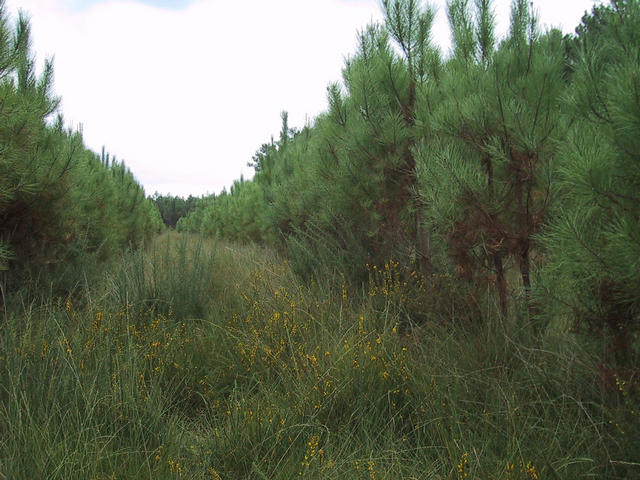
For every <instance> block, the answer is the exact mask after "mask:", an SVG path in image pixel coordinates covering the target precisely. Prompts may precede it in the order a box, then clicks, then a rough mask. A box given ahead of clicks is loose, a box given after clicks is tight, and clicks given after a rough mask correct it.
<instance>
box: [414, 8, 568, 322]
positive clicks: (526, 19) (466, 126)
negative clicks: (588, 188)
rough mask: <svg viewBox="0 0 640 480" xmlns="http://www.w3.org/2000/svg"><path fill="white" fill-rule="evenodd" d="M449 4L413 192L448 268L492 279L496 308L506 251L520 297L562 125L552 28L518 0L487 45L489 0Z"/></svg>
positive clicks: (503, 303) (502, 296)
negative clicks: (447, 46) (545, 29)
mask: <svg viewBox="0 0 640 480" xmlns="http://www.w3.org/2000/svg"><path fill="white" fill-rule="evenodd" d="M449 12H450V15H449V18H450V21H451V22H452V31H453V33H454V35H453V38H454V56H453V57H452V59H451V60H450V61H449V62H448V64H447V69H446V75H445V76H443V79H442V82H441V83H440V88H439V92H440V99H439V101H438V104H439V106H438V108H437V110H436V113H435V115H434V117H433V118H430V112H429V111H427V112H426V113H425V114H424V118H425V119H424V120H423V123H424V124H428V123H430V122H431V128H432V130H431V135H432V138H431V139H429V140H427V141H425V142H423V145H422V146H421V148H420V149H419V152H418V155H419V159H420V163H421V169H422V175H421V179H422V192H423V197H424V199H425V204H426V206H427V211H428V215H429V217H430V220H431V222H432V223H433V225H434V228H435V229H436V230H437V231H438V232H439V235H440V238H442V240H443V243H446V244H447V245H448V251H449V254H450V255H451V257H452V259H453V261H454V263H455V269H456V271H457V272H458V274H459V275H461V276H462V277H463V278H466V279H467V280H468V281H472V280H473V281H476V282H477V281H486V280H489V281H492V282H493V283H495V285H496V290H497V292H498V298H499V304H500V310H501V312H502V316H503V318H506V316H507V313H508V309H509V306H508V297H509V294H508V289H509V286H508V284H507V269H508V265H510V264H511V262H510V260H511V259H513V260H515V263H516V265H517V266H518V269H519V272H520V277H521V281H522V285H523V287H524V291H525V295H526V296H527V297H528V295H529V290H530V288H531V252H532V248H533V243H534V238H535V235H536V233H538V232H539V230H540V228H541V226H542V224H543V222H544V220H545V219H546V217H547V214H548V210H549V206H550V202H551V199H552V185H551V178H552V172H553V168H554V155H555V143H554V142H555V139H556V138H561V135H562V132H563V129H564V127H563V120H562V118H563V117H562V115H559V114H558V113H559V108H558V107H559V104H560V98H561V95H562V93H563V90H564V86H563V82H562V68H563V56H562V54H563V51H562V43H561V36H560V34H559V32H555V31H552V32H549V33H547V34H545V35H543V36H542V37H539V36H538V33H537V30H536V29H535V22H534V19H533V18H532V17H531V16H530V14H529V12H528V9H527V3H526V2H523V1H518V2H514V5H513V8H512V21H511V34H510V36H509V37H508V38H507V39H506V40H505V41H504V42H503V43H502V44H501V45H500V48H499V49H498V50H497V51H495V52H491V50H490V49H491V48H492V45H493V40H492V39H493V33H492V32H493V26H492V24H491V23H492V20H491V18H492V14H491V5H490V3H489V2H484V1H478V2H476V16H475V18H476V20H475V21H474V20H473V15H472V12H471V9H470V6H469V5H468V2H466V1H463V0H454V1H452V2H450V3H449ZM482 272H488V273H489V275H486V276H484V277H483V275H482Z"/></svg>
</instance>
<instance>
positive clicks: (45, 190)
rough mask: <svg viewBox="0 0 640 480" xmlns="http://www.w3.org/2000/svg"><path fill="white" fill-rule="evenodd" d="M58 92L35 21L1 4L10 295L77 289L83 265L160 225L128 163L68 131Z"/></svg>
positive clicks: (4, 261) (4, 251)
mask: <svg viewBox="0 0 640 480" xmlns="http://www.w3.org/2000/svg"><path fill="white" fill-rule="evenodd" d="M52 85H53V65H52V63H51V61H47V62H46V63H45V65H44V67H43V68H42V73H41V74H40V75H39V76H38V75H37V74H36V65H35V64H34V60H33V56H32V53H31V50H30V27H29V22H28V20H27V19H26V18H25V17H24V16H20V18H19V19H18V20H17V23H16V25H15V26H12V25H10V23H9V20H8V17H7V14H6V11H5V8H4V2H0V98H1V99H2V101H1V102H0V272H2V274H3V276H2V282H0V286H1V287H2V289H3V290H4V289H12V288H16V287H20V286H23V285H24V284H25V282H26V281H27V280H29V281H30V282H32V283H33V282H36V281H42V282H43V283H42V285H41V286H43V287H44V286H47V284H50V283H51V282H53V284H54V288H55V289H62V290H63V291H64V290H66V289H69V288H72V287H73V286H74V284H75V283H77V282H78V280H79V278H78V277H77V274H78V269H79V268H80V267H81V266H86V265H87V264H89V263H95V262H98V261H102V260H104V259H106V258H108V257H109V256H111V255H113V254H114V253H116V252H117V251H120V250H122V249H124V248H127V247H129V246H133V247H137V246H140V245H142V244H143V243H144V242H145V241H146V240H148V239H149V238H150V237H151V235H153V234H154V233H157V232H158V231H159V229H160V226H161V220H160V217H159V215H158V212H157V209H156V208H155V206H154V205H153V204H152V203H151V201H150V200H148V199H146V198H145V193H144V190H143V189H142V187H141V186H140V185H139V184H138V182H137V181H136V180H135V178H134V177H133V175H132V173H131V172H130V171H129V169H128V168H126V166H125V165H124V163H122V162H118V161H117V160H116V159H115V158H113V159H111V158H110V156H109V155H108V154H105V152H104V151H103V152H102V154H100V155H98V154H95V153H94V152H91V151H90V150H88V149H87V148H86V147H85V146H84V145H83V141H82V135H81V132H78V131H72V130H70V129H67V128H65V126H64V123H63V120H62V116H61V115H60V114H57V106H58V99H57V98H56V97H55V96H54V95H53V94H52V91H51V89H52ZM56 114H57V116H56ZM31 286H32V287H35V285H31ZM49 286H50V285H49Z"/></svg>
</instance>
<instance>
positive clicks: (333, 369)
mask: <svg viewBox="0 0 640 480" xmlns="http://www.w3.org/2000/svg"><path fill="white" fill-rule="evenodd" d="M369 268H370V279H369V282H368V283H367V284H366V285H364V286H362V287H361V288H360V287H358V288H354V287H352V286H350V285H348V284H347V283H346V282H345V281H344V280H343V278H342V277H341V276H339V275H337V276H336V277H335V278H329V277H327V278H325V279H324V281H322V279H318V280H315V281H314V282H310V283H306V282H303V281H301V280H300V279H299V277H298V276H296V275H295V274H294V273H293V272H292V270H291V268H290V266H289V264H288V263H287V262H286V261H283V260H281V259H279V258H278V257H277V255H275V254H273V253H272V252H270V251H268V250H264V249H260V248H257V247H253V246H238V245H232V244H227V243H224V242H218V243H215V242H210V243H206V242H202V241H201V240H200V239H198V238H197V237H190V236H178V235H171V236H165V237H161V238H160V239H158V241H157V242H156V244H155V246H154V247H153V248H151V249H150V250H148V251H147V252H138V253H132V254H130V255H128V256H126V257H123V258H122V261H121V262H120V263H119V264H116V265H114V267H113V268H112V269H110V271H109V272H108V273H107V275H106V277H105V280H104V282H102V283H96V285H94V286H93V287H94V288H93V289H91V290H88V291H87V292H86V293H85V295H84V296H85V299H84V301H82V302H76V301H68V302H63V301H60V302H55V301H50V302H42V303H37V304H36V303H31V304H24V305H22V306H20V307H18V306H17V305H16V303H15V302H8V303H7V305H10V306H11V308H10V310H9V311H8V314H7V315H6V318H4V319H3V320H2V323H0V379H2V381H1V382H0V479H22V478H24V479H32V478H51V479H56V478H60V479H74V478H78V479H110V478H119V479H125V478H126V479H129V478H134V479H135V478H141V479H142V478H154V479H157V478H167V479H187V478H189V479H191V478H193V479H196V478H197V479H203V478H209V479H265V478H269V479H271V478H282V479H290V478H309V479H325V478H327V479H345V478H348V479H351V478H355V479H369V480H371V479H398V478H407V479H418V478H420V479H429V478H431V479H452V480H453V479H456V480H462V479H465V478H469V479H471V478H483V479H485V478H486V479H491V478H494V479H521V480H525V479H528V480H531V479H547V478H561V479H564V478H634V476H637V475H638V474H640V453H639V452H640V439H639V436H638V434H637V432H638V431H640V417H639V414H638V412H637V404H638V391H637V389H635V387H634V385H633V382H632V381H630V379H626V380H625V377H624V374H623V372H617V373H614V375H618V377H617V378H616V377H614V381H613V383H611V382H609V383H607V382H606V378H603V376H602V371H601V369H600V367H599V366H598V360H597V358H596V357H594V356H593V355H592V354H590V353H589V352H588V350H587V349H585V348H583V346H582V342H581V341H580V339H579V338H577V337H575V336H573V335H571V334H568V333H566V332H563V331H554V332H552V331H551V330H550V331H549V332H548V333H547V334H545V335H541V334H538V333H535V332H534V331H533V330H532V329H531V328H530V327H529V326H526V325H523V326H520V327H518V326H515V327H513V328H511V329H510V330H509V336H506V335H505V333H504V329H502V328H501V325H500V323H499V322H498V316H488V318H489V320H487V321H485V322H481V323H480V322H475V323H474V322H470V321H469V319H468V316H467V315H466V314H465V312H464V311H461V310H460V308H459V307H458V306H456V302H457V300H456V297H455V292H453V291H451V288H453V287H451V286H450V285H449V282H448V281H447V279H446V278H440V279H427V280H425V279H416V281H415V282H411V281H408V282H404V281H400V280H399V279H400V278H401V277H400V276H398V275H396V273H395V272H394V268H396V266H395V265H394V264H393V263H392V262H389V263H388V264H387V265H381V266H376V267H375V268H374V267H373V266H370V267H369ZM421 296H422V298H421ZM438 305H440V307H439V308H440V310H438V311H439V314H438V315H432V314H429V312H426V313H424V312H423V313H424V314H423V315H417V316H416V312H419V311H420V310H425V309H428V310H429V311H432V310H434V309H437V308H436V307H438ZM487 308H489V307H487ZM456 311H458V312H460V315H461V316H460V317H456V316H454V315H455V313H454V312H456ZM447 316H448V317H447ZM416 319H418V320H419V323H416ZM492 319H494V320H492ZM515 323H517V322H515ZM625 382H626V383H625Z"/></svg>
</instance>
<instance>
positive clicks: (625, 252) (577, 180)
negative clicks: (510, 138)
mask: <svg viewBox="0 0 640 480" xmlns="http://www.w3.org/2000/svg"><path fill="white" fill-rule="evenodd" d="M570 41H571V44H572V46H573V47H575V50H574V52H575V56H574V57H573V58H574V59H575V63H574V71H573V76H572V85H571V89H570V90H569V92H570V94H569V96H568V104H569V107H570V112H571V113H572V115H573V117H574V121H573V124H572V127H571V129H570V131H569V134H568V136H567V138H566V140H565V142H563V146H562V149H561V155H562V157H561V158H562V159H561V162H562V164H561V165H562V168H561V171H560V173H561V175H560V182H559V185H560V187H561V192H562V193H563V197H562V200H563V201H562V204H561V208H560V209H559V210H558V214H557V217H556V218H555V220H554V222H553V223H552V225H551V228H550V230H549V231H548V232H547V233H546V234H545V235H544V237H543V240H544V244H545V246H546V247H547V250H548V253H549V257H550V260H549V262H548V264H547V266H546V268H545V271H544V272H543V273H544V275H543V279H544V280H543V281H542V282H541V284H540V289H539V292H538V293H539V294H540V295H541V296H542V297H543V298H544V300H545V306H546V310H547V313H548V314H549V315H553V316H555V317H558V316H560V317H561V318H562V317H566V318H569V319H571V321H572V322H573V324H574V325H576V326H577V327H580V328H581V329H588V330H591V331H593V332H596V333H604V334H605V336H607V337H609V338H610V339H611V342H610V343H609V347H610V349H609V350H608V353H609V354H610V358H609V359H612V358H613V357H615V356H617V357H618V359H619V360H625V358H626V359H627V360H628V358H627V357H628V355H629V354H630V350H631V345H632V342H633V334H634V332H637V331H638V330H640V194H639V192H640V171H639V170H638V165H640V96H639V95H638V92H640V2H638V1H637V0H629V1H622V0H621V1H613V2H612V3H611V4H610V6H608V7H603V6H598V7H595V8H594V10H593V13H592V15H590V16H586V17H585V18H583V23H582V25H581V26H580V27H578V29H577V35H576V36H575V37H574V38H573V39H570ZM550 300H555V301H550Z"/></svg>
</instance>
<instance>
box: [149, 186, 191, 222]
mask: <svg viewBox="0 0 640 480" xmlns="http://www.w3.org/2000/svg"><path fill="white" fill-rule="evenodd" d="M152 199H153V203H155V204H156V207H158V210H159V211H160V215H161V216H162V221H163V222H164V224H165V225H166V226H167V227H169V228H175V227H176V225H177V223H178V221H179V220H180V219H181V218H183V217H186V216H187V215H189V214H190V213H191V212H192V211H194V210H195V209H196V205H197V203H198V201H199V200H200V199H199V198H198V197H194V196H193V195H189V197H188V198H186V199H185V198H182V197H172V196H168V195H160V194H159V193H158V192H156V193H154V194H153V197H152Z"/></svg>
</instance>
